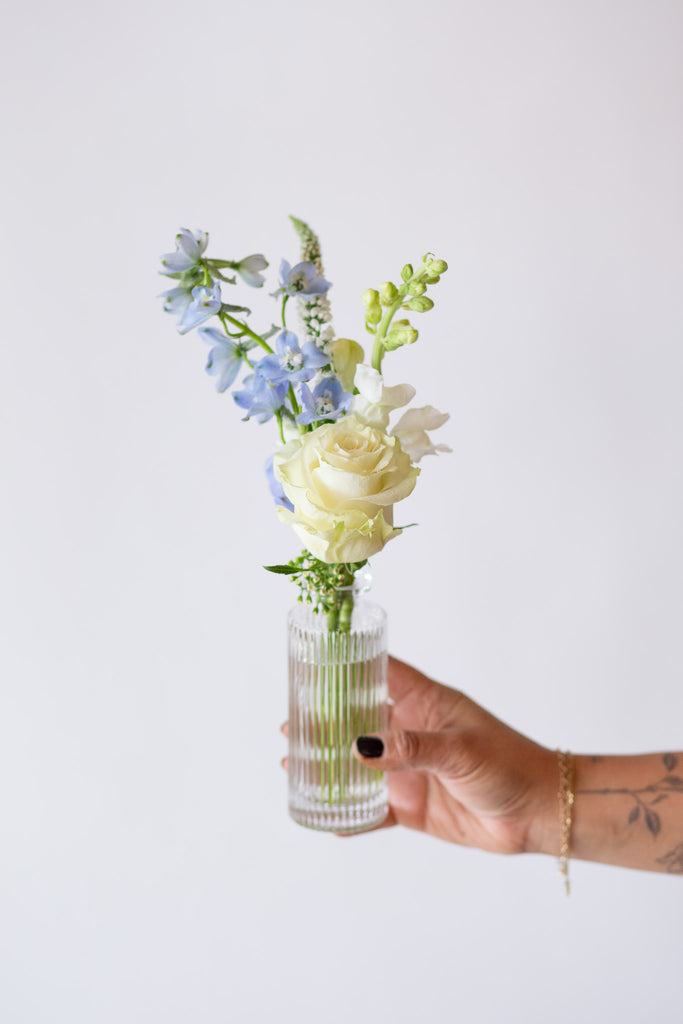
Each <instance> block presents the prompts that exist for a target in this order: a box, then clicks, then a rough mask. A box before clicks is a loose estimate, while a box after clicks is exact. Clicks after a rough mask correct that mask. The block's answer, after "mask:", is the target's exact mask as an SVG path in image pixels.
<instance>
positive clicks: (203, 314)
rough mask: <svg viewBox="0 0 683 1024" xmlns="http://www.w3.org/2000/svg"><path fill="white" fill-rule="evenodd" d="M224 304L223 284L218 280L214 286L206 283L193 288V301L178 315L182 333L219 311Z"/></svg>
mask: <svg viewBox="0 0 683 1024" xmlns="http://www.w3.org/2000/svg"><path fill="white" fill-rule="evenodd" d="M173 290H174V291H175V289H173ZM222 304H223V303H222V300H221V286H220V284H219V283H218V281H216V282H215V284H214V286H213V288H210V287H209V286H208V285H205V284H201V285H198V286H197V287H196V288H193V289H192V302H191V303H190V304H189V306H187V307H186V308H185V309H184V310H183V312H182V313H181V315H180V316H179V317H178V324H177V327H178V330H179V331H180V333H181V334H187V332H188V331H191V330H192V328H193V327H197V326H198V325H199V324H202V323H204V321H205V320H208V319H209V317H212V316H215V315H216V313H219V312H220V308H221V306H222Z"/></svg>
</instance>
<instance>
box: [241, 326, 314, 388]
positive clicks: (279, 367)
mask: <svg viewBox="0 0 683 1024" xmlns="http://www.w3.org/2000/svg"><path fill="white" fill-rule="evenodd" d="M275 347H276V349H277V352H273V354H272V355H268V356H264V357H263V359H262V360H261V362H260V363H259V364H258V368H259V372H260V373H261V374H263V376H264V377H265V378H266V379H267V380H269V381H270V382H271V384H282V383H283V382H286V383H288V384H301V383H302V381H305V380H310V379H311V377H315V375H316V373H317V372H318V370H319V369H321V367H323V366H328V365H329V362H330V357H329V356H326V355H325V353H324V352H323V351H321V349H319V348H318V346H317V345H315V344H314V343H313V342H312V341H307V342H306V343H305V344H304V346H303V348H301V347H300V345H299V339H298V338H297V336H296V334H294V332H293V331H287V330H285V331H280V333H279V334H278V336H277V338H276V339H275Z"/></svg>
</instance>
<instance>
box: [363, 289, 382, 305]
mask: <svg viewBox="0 0 683 1024" xmlns="http://www.w3.org/2000/svg"><path fill="white" fill-rule="evenodd" d="M363 305H364V306H365V308H366V310H367V309H372V308H373V307H374V306H379V292H378V291H375V289H374V288H368V289H367V290H366V291H364V292H363Z"/></svg>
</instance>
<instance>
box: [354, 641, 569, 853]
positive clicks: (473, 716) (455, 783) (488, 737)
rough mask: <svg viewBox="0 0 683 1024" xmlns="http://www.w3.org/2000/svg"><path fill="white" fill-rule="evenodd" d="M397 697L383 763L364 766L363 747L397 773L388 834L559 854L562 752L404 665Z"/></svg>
mask: <svg viewBox="0 0 683 1024" xmlns="http://www.w3.org/2000/svg"><path fill="white" fill-rule="evenodd" d="M389 696H390V697H391V698H392V700H393V702H394V704H393V707H392V708H391V717H390V725H391V731H389V732H386V733H382V734H381V735H380V736H378V738H379V739H380V740H381V742H382V746H383V752H382V754H381V755H380V756H375V757H367V756H366V757H363V756H362V755H361V754H360V753H359V751H358V749H357V743H356V744H354V754H355V756H356V757H357V758H358V760H359V761H361V762H362V763H363V764H366V765H368V766H369V767H372V768H376V769H377V770H378V771H380V770H381V771H386V772H387V778H388V783H389V816H388V818H387V820H386V821H385V823H384V825H383V826H381V827H386V826H390V825H404V826H406V827H407V828H412V829H418V830H420V831H422V832H427V833H428V834H429V835H433V836H437V837H438V838H440V839H446V840H448V841H449V842H453V843H458V844H460V845H463V846H476V847H479V848H480V849H483V850H489V851H492V852H496V853H522V852H531V851H541V850H543V849H544V848H548V847H549V848H550V849H556V848H557V847H558V844H559V839H558V838H557V837H558V836H559V826H558V824H557V821H556V819H557V786H558V778H557V758H556V755H555V753H554V752H553V751H551V750H548V749H546V748H545V747H541V746H539V745H538V744H536V743H533V742H532V741H531V740H529V739H527V738H526V737H524V736H522V735H521V734H520V733H517V732H515V731H514V730H513V729H511V728H509V726H507V725H505V724H504V723H503V722H500V721H499V720H498V719H496V718H494V717H493V715H491V714H489V713H488V711H485V710H484V709H483V708H480V707H479V706H478V705H477V704H475V703H474V702H473V701H471V700H469V698H467V697H466V696H465V695H464V694H462V693H459V692H458V691H457V690H451V689H449V688H448V687H446V686H442V685H441V684H440V683H436V682H434V681H433V680H432V679H429V678H428V677H427V676H424V675H422V673H421V672H418V671H417V670H416V669H414V668H411V666H410V665H406V664H405V663H404V662H402V661H398V660H397V659H396V658H390V659H389ZM357 742H358V741H357ZM360 746H361V747H363V741H362V740H361V743H360ZM375 746H378V744H375ZM364 749H365V748H364Z"/></svg>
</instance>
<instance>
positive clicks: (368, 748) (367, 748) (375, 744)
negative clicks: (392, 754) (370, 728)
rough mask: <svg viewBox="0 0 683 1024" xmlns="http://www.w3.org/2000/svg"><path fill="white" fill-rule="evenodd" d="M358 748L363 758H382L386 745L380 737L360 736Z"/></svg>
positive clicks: (357, 743)
mask: <svg viewBox="0 0 683 1024" xmlns="http://www.w3.org/2000/svg"><path fill="white" fill-rule="evenodd" d="M356 748H357V750H358V753H359V754H360V755H361V757H381V756H382V754H383V753H384V744H383V743H382V741H381V739H380V738H379V737H378V736H359V737H358V739H357V740H356Z"/></svg>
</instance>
